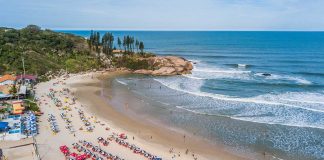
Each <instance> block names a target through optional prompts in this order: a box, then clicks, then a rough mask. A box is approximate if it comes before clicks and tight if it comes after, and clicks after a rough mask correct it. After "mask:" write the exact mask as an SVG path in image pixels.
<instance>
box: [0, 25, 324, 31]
mask: <svg viewBox="0 0 324 160" xmlns="http://www.w3.org/2000/svg"><path fill="white" fill-rule="evenodd" d="M0 27H2V26H0ZM39 27H41V29H42V30H45V29H49V30H53V31H91V30H93V31H153V32H154V31H166V32H173V31H175V32H211V31H214V32H224V31H225V32H324V29H322V30H315V29H314V30H299V29H268V30H267V29H131V28H129V29H117V28H113V29H108V28H93V29H88V28H47V27H42V26H39ZM5 28H13V29H22V28H25V27H5Z"/></svg>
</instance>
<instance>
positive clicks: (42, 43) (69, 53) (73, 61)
mask: <svg viewBox="0 0 324 160" xmlns="http://www.w3.org/2000/svg"><path fill="white" fill-rule="evenodd" d="M22 59H24V62H25V68H26V72H27V73H30V74H38V75H42V74H45V73H46V72H48V71H57V70H60V69H67V70H68V71H69V72H79V71H84V70H89V69H91V68H95V67H98V66H97V63H96V58H95V55H93V54H90V51H89V49H88V44H87V40H86V39H85V38H83V37H79V36H75V35H72V34H65V33H57V32H53V31H51V30H47V29H46V30H42V29H41V28H40V27H38V26H36V25H29V26H27V27H25V28H23V29H20V30H17V29H12V28H5V27H0V74H4V73H16V74H20V73H22V72H23V65H22Z"/></svg>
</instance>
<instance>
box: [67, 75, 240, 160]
mask: <svg viewBox="0 0 324 160" xmlns="http://www.w3.org/2000/svg"><path fill="white" fill-rule="evenodd" d="M121 74H129V73H119V74H117V75H108V76H101V75H99V79H96V80H93V81H88V82H81V83H78V84H72V86H71V85H70V87H71V88H72V89H73V90H74V91H75V95H76V97H77V98H78V100H80V101H81V102H82V103H83V104H87V106H89V107H86V108H87V110H88V111H89V112H92V113H95V114H96V115H98V116H99V117H100V118H103V119H105V120H107V121H110V122H111V123H112V125H114V126H115V127H117V126H118V127H119V128H120V129H122V130H126V131H127V133H128V134H129V133H131V134H130V135H133V136H134V137H135V139H140V141H141V143H146V145H152V146H154V147H160V148H161V149H163V150H164V152H168V151H169V150H170V149H171V148H173V150H174V151H175V152H176V153H179V152H180V154H181V156H183V155H185V152H186V150H187V149H188V151H189V153H188V155H192V154H195V155H198V159H245V158H243V157H241V156H238V155H234V154H232V153H230V152H228V151H225V150H224V147H222V146H216V145H214V144H210V143H209V142H207V141H206V140H205V139H202V138H200V137H197V136H192V135H190V134H188V133H186V132H184V131H182V130H179V129H176V128H170V127H167V126H164V125H161V124H156V123H157V122H152V121H150V120H146V121H145V120H144V119H143V118H142V117H141V118H140V117H135V118H131V117H130V115H127V114H126V113H125V114H123V113H121V112H119V111H118V110H116V109H115V108H114V107H112V106H110V105H109V104H108V103H107V101H106V100H107V99H109V95H108V97H105V96H107V95H105V96H103V95H102V94H103V93H102V92H103V91H102V90H103V88H102V87H103V84H102V83H103V82H102V81H104V80H108V79H110V78H113V76H118V75H121ZM105 89H107V88H105ZM127 103H128V102H127ZM107 117H109V118H107ZM184 135H185V138H184ZM151 136H152V137H151ZM177 158H178V157H177Z"/></svg>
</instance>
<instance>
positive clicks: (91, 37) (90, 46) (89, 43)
mask: <svg viewBox="0 0 324 160" xmlns="http://www.w3.org/2000/svg"><path fill="white" fill-rule="evenodd" d="M87 41H88V45H89V49H90V52H91V50H92V46H93V30H91V33H90V37H89V39H88V40H87Z"/></svg>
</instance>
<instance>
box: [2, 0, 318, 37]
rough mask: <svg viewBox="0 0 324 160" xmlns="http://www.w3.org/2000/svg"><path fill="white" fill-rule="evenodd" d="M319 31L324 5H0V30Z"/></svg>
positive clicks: (193, 1)
mask: <svg viewBox="0 0 324 160" xmlns="http://www.w3.org/2000/svg"><path fill="white" fill-rule="evenodd" d="M28 24H36V25H39V26H41V27H42V28H48V29H79V30H83V29H84V30H89V29H95V30H256V31H258V30H269V31H273V30H283V31H284V30H288V31H296V30H297V31H314V30H315V31H324V0H0V26H3V27H13V28H22V27H25V26H27V25H28Z"/></svg>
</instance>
